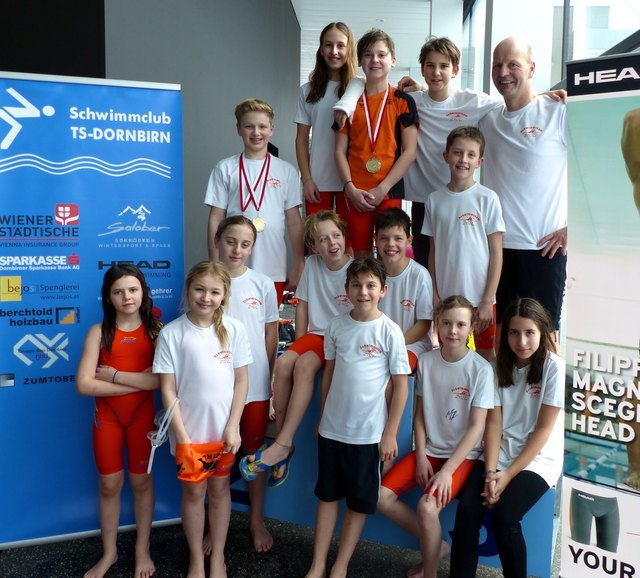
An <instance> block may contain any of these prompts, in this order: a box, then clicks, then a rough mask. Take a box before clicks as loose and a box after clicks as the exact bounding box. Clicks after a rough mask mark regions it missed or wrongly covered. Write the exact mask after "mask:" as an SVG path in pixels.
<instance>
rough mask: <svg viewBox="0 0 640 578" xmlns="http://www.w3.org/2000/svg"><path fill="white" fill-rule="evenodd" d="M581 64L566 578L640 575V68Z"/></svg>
mask: <svg viewBox="0 0 640 578" xmlns="http://www.w3.org/2000/svg"><path fill="white" fill-rule="evenodd" d="M637 64H638V56H637V55H628V56H620V57H611V58H603V59H597V60H591V61H581V62H574V63H570V64H569V65H568V67H567V78H568V92H569V103H568V111H567V112H568V119H569V122H568V127H569V129H568V144H569V261H568V276H567V279H568V287H567V290H568V299H567V302H568V312H567V354H566V357H567V388H566V392H567V393H566V422H565V463H564V480H563V483H564V485H563V504H562V513H563V523H562V533H563V536H562V574H561V575H562V577H563V578H570V577H575V578H599V577H603V578H604V577H610V576H618V577H620V578H622V577H631V576H638V575H640V555H639V554H638V553H639V552H640V515H638V514H639V512H640V380H639V375H640V355H639V353H638V342H639V340H640V291H639V288H640V69H638V67H637Z"/></svg>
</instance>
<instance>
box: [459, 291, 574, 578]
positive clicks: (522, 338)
mask: <svg viewBox="0 0 640 578" xmlns="http://www.w3.org/2000/svg"><path fill="white" fill-rule="evenodd" d="M502 323H503V324H502V327H503V330H502V334H501V336H500V349H499V352H498V357H497V360H496V381H497V383H496V387H495V399H494V402H495V408H494V409H493V410H491V411H490V412H489V416H488V418H487V427H486V430H485V436H484V444H485V446H484V462H483V461H481V460H479V461H478V462H477V464H476V467H474V470H473V472H472V474H471V476H470V479H469V483H468V484H467V486H466V487H465V489H464V490H463V492H462V493H461V495H460V504H459V505H458V511H457V514H456V522H455V528H454V535H453V548H452V552H451V574H450V576H451V577H456V578H462V577H468V578H472V577H474V576H475V575H476V567H477V565H478V537H479V531H480V525H481V523H482V517H483V506H485V507H487V508H491V509H493V533H494V535H495V539H496V543H497V546H498V553H499V555H500V562H501V563H502V572H503V574H504V576H505V578H526V576H527V548H526V544H525V541H524V536H523V535H522V528H521V527H520V521H521V520H522V518H523V517H524V515H525V514H526V513H527V512H528V511H529V510H530V509H531V508H532V507H533V506H534V504H535V503H536V502H537V501H538V500H539V499H540V497H541V496H542V495H543V494H544V493H545V492H546V491H547V490H548V489H549V488H550V487H551V486H553V485H554V484H555V483H556V482H557V480H558V477H559V476H560V473H561V470H562V457H563V423H562V417H563V412H562V408H563V407H564V379H565V368H564V361H563V360H562V359H560V358H559V357H558V356H557V355H556V354H555V353H553V351H554V350H555V346H554V343H553V341H552V337H551V336H552V333H553V331H554V327H553V323H552V321H551V319H550V318H549V314H548V313H547V311H546V310H545V309H544V307H543V306H542V305H541V304H540V303H539V302H538V301H536V300H535V299H530V298H523V299H517V300H516V301H514V302H512V303H511V305H509V307H508V308H507V310H506V311H505V314H504V317H503V320H502Z"/></svg>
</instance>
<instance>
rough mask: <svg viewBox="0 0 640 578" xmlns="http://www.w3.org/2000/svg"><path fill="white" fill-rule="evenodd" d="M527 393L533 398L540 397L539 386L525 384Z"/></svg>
mask: <svg viewBox="0 0 640 578" xmlns="http://www.w3.org/2000/svg"><path fill="white" fill-rule="evenodd" d="M525 391H526V393H527V395H528V396H529V397H531V398H533V399H540V392H541V388H540V386H539V385H537V384H535V383H534V384H527V389H526V390H525Z"/></svg>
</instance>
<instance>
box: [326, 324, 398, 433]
mask: <svg viewBox="0 0 640 578" xmlns="http://www.w3.org/2000/svg"><path fill="white" fill-rule="evenodd" d="M324 356H325V359H327V360H331V359H334V360H335V367H334V371H333V379H332V380H331V387H330V389H329V394H328V395H327V400H326V402H325V406H324V412H323V413H322V418H321V420H320V427H319V429H318V431H319V433H320V435H321V436H322V437H325V438H328V439H332V440H336V441H339V442H344V443H349V444H355V445H364V444H375V443H379V442H380V438H381V437H382V432H383V431H384V427H385V425H386V423H387V404H386V401H385V396H384V392H385V389H386V387H387V383H388V382H389V379H390V378H391V376H392V375H408V374H409V373H410V371H411V370H410V369H409V362H408V361H407V349H406V347H405V345H404V336H403V335H402V330H401V329H400V327H399V326H398V325H397V324H396V323H394V322H393V321H391V319H389V318H388V317H387V316H386V315H384V314H382V315H381V316H380V317H378V319H376V320H374V321H367V322H359V321H355V320H354V319H352V317H351V315H349V314H348V313H347V314H345V315H340V316H338V317H334V318H333V319H332V320H331V321H330V323H329V327H328V328H327V333H326V335H325V338H324Z"/></svg>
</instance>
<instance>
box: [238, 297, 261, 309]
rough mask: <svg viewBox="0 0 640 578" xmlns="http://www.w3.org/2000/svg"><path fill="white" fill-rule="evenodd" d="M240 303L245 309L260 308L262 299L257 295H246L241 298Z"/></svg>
mask: <svg viewBox="0 0 640 578" xmlns="http://www.w3.org/2000/svg"><path fill="white" fill-rule="evenodd" d="M242 303H244V304H245V305H246V306H247V309H260V306H261V305H262V301H260V299H258V298H257V297H247V298H246V299H243V300H242Z"/></svg>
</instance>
